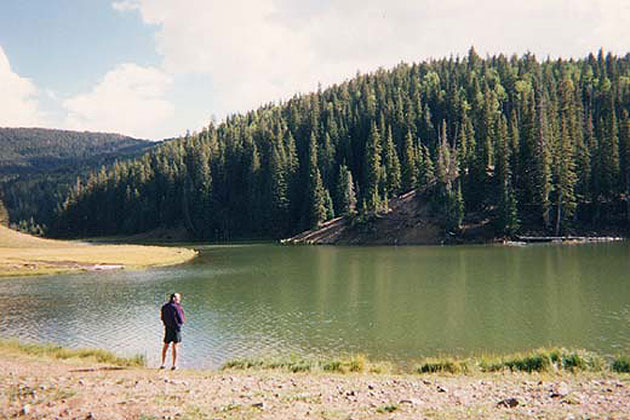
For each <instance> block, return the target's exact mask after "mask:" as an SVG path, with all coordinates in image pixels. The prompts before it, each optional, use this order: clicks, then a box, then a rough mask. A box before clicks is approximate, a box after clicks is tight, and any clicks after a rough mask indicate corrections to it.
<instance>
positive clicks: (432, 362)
mask: <svg viewBox="0 0 630 420" xmlns="http://www.w3.org/2000/svg"><path fill="white" fill-rule="evenodd" d="M468 371H469V367H468V361H466V360H457V359H454V358H452V357H445V358H428V359H425V360H423V361H422V363H421V364H420V366H418V368H417V369H416V372H417V373H466V372H468Z"/></svg>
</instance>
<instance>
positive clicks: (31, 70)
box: [0, 0, 630, 139]
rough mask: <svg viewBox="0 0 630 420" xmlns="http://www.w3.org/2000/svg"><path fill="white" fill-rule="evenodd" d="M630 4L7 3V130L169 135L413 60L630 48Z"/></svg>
mask: <svg viewBox="0 0 630 420" xmlns="http://www.w3.org/2000/svg"><path fill="white" fill-rule="evenodd" d="M629 28H630V2H628V1H627V0H528V1H526V2H524V1H513V0H474V1H473V0H470V1H468V0H416V1H410V0H337V1H334V2H333V1H322V0H320V1H317V0H302V1H297V0H255V1H254V0H231V1H229V2H226V1H214V0H177V1H175V0H28V1H25V0H2V1H1V2H0V92H2V99H3V100H2V101H0V126H43V127H56V128H68V129H78V130H95V131H112V132H120V133H123V134H128V135H132V136H136V137H142V138H151V139H161V138H165V137H171V136H175V135H180V134H183V133H185V132H186V130H188V129H189V130H191V131H194V130H198V129H199V128H201V127H202V126H203V125H205V124H207V122H208V121H209V120H210V118H211V116H214V117H215V118H217V119H221V118H223V117H224V116H225V115H226V114H228V113H231V112H239V111H246V110H248V109H251V108H254V107H256V106H258V105H260V104H261V103H265V102H269V101H277V100H278V99H283V98H288V97H291V96H292V95H293V94H295V93H298V92H308V91H311V90H313V89H315V88H316V87H317V84H318V83H321V84H322V85H323V86H326V85H328V84H331V83H336V82H340V81H343V80H345V79H347V78H349V77H352V76H353V75H354V74H355V73H356V71H372V70H375V69H377V68H378V67H381V66H382V67H385V68H387V67H391V66H393V65H395V64H396V63H398V62H400V61H420V60H423V59H426V58H430V57H443V56H449V55H457V54H459V55H463V54H465V53H466V51H467V50H468V48H469V47H470V46H471V45H474V46H475V48H476V49H477V50H478V51H480V52H481V53H482V54H486V53H489V54H494V53H505V54H513V53H516V54H522V53H524V52H526V51H531V52H533V53H535V54H537V55H538V56H539V57H543V58H544V57H546V56H552V57H559V56H561V57H582V56H585V55H586V54H588V53H589V52H596V51H597V50H598V49H599V48H600V47H603V48H604V49H606V50H610V51H612V52H613V53H616V54H625V53H627V52H628V51H630V48H628V44H627V40H628V39H630V29H629Z"/></svg>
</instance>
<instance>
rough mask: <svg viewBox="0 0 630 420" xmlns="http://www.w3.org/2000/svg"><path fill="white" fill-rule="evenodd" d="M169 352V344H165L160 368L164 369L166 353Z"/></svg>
mask: <svg viewBox="0 0 630 420" xmlns="http://www.w3.org/2000/svg"><path fill="white" fill-rule="evenodd" d="M167 351H168V343H164V345H163V346H162V366H160V367H161V368H163V367H164V364H165V363H166V352H167Z"/></svg>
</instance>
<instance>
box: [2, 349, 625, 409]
mask: <svg viewBox="0 0 630 420" xmlns="http://www.w3.org/2000/svg"><path fill="white" fill-rule="evenodd" d="M34 347H35V348H37V346H34ZM70 352H71V353H72V352H79V351H72V350H71V351H70ZM51 354H54V353H50V354H48V355H46V354H38V353H37V352H35V354H29V353H27V352H24V351H21V350H20V349H13V350H12V349H7V348H6V347H3V346H0V377H1V378H2V379H0V388H1V390H2V391H3V392H2V393H0V398H1V399H2V400H1V401H0V407H2V408H1V409H0V411H1V412H2V414H3V415H4V416H6V417H7V418H8V417H20V418H21V416H22V417H28V418H35V417H37V418H43V417H46V418H54V417H62V418H91V419H119V418H125V419H127V418H129V419H140V418H143V419H147V418H152V419H158V418H162V419H176V418H187V419H206V418H212V419H214V418H221V419H243V418H246V419H285V418H286V419H294V418H314V419H348V418H353V419H368V418H370V419H371V418H376V419H391V418H395V419H407V418H430V419H441V418H445V419H455V418H480V419H481V418H506V417H508V418H517V419H518V418H523V419H525V418H536V417H538V418H540V417H543V418H566V417H571V416H574V417H578V418H587V417H615V418H628V413H629V412H630V375H628V374H625V373H624V374H621V373H615V372H610V371H598V372H594V371H579V372H573V373H572V372H569V371H566V370H559V371H553V370H552V371H548V372H531V373H529V372H521V371H496V372H487V373H474V372H468V373H459V374H453V373H447V372H433V373H416V374H411V373H407V374H399V373H374V372H370V371H361V372H352V371H348V372H346V373H342V372H341V371H331V372H328V371H313V372H306V371H297V372H291V371H289V370H286V369H255V370H251V369H245V370H240V369H225V370H218V371H209V370H181V371H180V370H178V371H174V372H172V371H170V370H167V371H163V370H157V369H148V368H143V367H134V365H133V364H132V365H131V367H124V366H120V365H114V366H112V364H113V362H111V361H109V360H107V361H98V360H97V359H94V358H92V359H91V358H90V357H87V358H85V359H83V358H80V359H79V358H77V359H73V358H71V357H70V358H65V359H61V360H60V359H59V358H54V357H53V356H52V355H51ZM103 357H105V356H103ZM104 360H106V359H104ZM123 363H124V362H123Z"/></svg>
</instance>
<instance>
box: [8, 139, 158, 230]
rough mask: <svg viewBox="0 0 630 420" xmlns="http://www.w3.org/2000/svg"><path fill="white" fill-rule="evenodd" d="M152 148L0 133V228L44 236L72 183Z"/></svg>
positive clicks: (123, 141) (119, 141) (132, 143)
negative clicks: (5, 227)
mask: <svg viewBox="0 0 630 420" xmlns="http://www.w3.org/2000/svg"><path fill="white" fill-rule="evenodd" d="M154 146H156V143H153V142H150V141H147V140H138V139H134V138H131V137H127V136H123V135H120V134H110V133H92V132H77V131H68V130H53V129H44V128H0V224H6V225H9V224H11V225H12V226H13V227H15V228H18V229H19V230H22V231H25V232H28V233H34V234H38V235H42V234H44V233H45V231H46V229H47V226H49V225H50V224H51V223H52V222H53V220H54V219H55V217H56V214H57V212H58V211H59V205H60V204H62V203H63V202H64V199H65V198H66V196H67V195H68V193H69V191H70V190H71V188H72V187H73V186H74V185H75V184H76V181H77V177H79V176H81V177H85V176H88V175H89V174H90V172H92V171H93V170H95V169H98V168H100V167H101V166H103V165H110V164H112V163H113V162H114V161H116V160H122V159H125V158H127V159H129V158H133V157H137V156H140V155H141V154H142V153H143V152H144V151H146V150H148V149H149V148H151V147H154ZM3 215H4V217H3ZM9 215H10V217H9Z"/></svg>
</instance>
